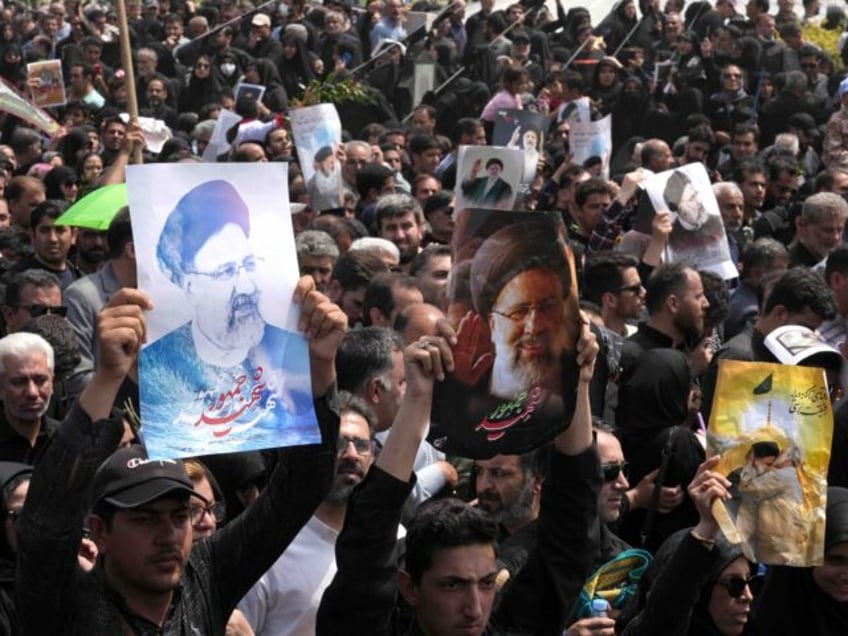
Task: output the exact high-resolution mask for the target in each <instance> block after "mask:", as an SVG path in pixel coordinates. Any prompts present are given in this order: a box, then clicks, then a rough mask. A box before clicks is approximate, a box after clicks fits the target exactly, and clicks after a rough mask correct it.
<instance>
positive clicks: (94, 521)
mask: <svg viewBox="0 0 848 636" xmlns="http://www.w3.org/2000/svg"><path fill="white" fill-rule="evenodd" d="M85 526H86V528H88V529H89V531H90V532H91V540H92V541H94V543H95V544H97V550H98V551H99V552H100V553H101V554H105V553H106V552H107V551H108V549H109V530H108V528H107V527H106V522H105V521H103V518H102V517H100V516H98V515H95V514H90V515H88V517H87V518H86V520H85Z"/></svg>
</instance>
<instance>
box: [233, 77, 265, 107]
mask: <svg viewBox="0 0 848 636" xmlns="http://www.w3.org/2000/svg"><path fill="white" fill-rule="evenodd" d="M233 92H234V93H235V97H236V101H238V100H240V99H241V98H242V97H253V99H254V100H256V102H257V103H258V102H261V101H262V97H263V96H264V95H265V87H264V86H262V85H261V84H248V83H247V82H239V83H238V84H237V85H236V89H235V91H233Z"/></svg>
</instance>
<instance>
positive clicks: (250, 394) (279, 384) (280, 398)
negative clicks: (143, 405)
mask: <svg viewBox="0 0 848 636" xmlns="http://www.w3.org/2000/svg"><path fill="white" fill-rule="evenodd" d="M250 229H251V228H250V211H249V210H248V208H247V205H246V204H245V202H244V201H243V200H242V199H241V196H240V195H239V193H238V192H237V191H236V189H235V188H234V187H233V186H232V185H231V184H230V183H229V182H227V181H224V180H214V181H207V182H205V183H201V184H200V185H198V186H196V187H195V188H193V189H192V190H190V191H189V192H188V193H187V194H185V195H184V196H183V197H182V198H181V199H180V200H179V202H178V203H177V205H176V207H175V208H174V210H173V211H172V212H171V213H170V215H169V216H168V218H167V220H166V222H165V226H164V228H163V229H162V232H161V234H160V235H159V241H158V244H157V247H156V256H157V259H158V261H159V264H160V266H161V268H162V271H163V272H164V273H165V275H166V276H168V277H169V278H170V279H171V281H172V282H173V283H174V284H175V285H177V286H178V287H179V288H180V289H181V290H182V292H183V294H184V296H185V301H186V303H187V304H188V306H189V307H190V309H191V320H190V321H188V322H186V323H184V324H183V325H181V326H180V327H178V328H177V329H175V330H173V331H171V332H170V333H168V334H167V335H165V336H163V337H162V338H160V339H159V340H157V341H155V342H154V343H152V344H151V345H150V346H148V347H146V348H145V349H144V350H143V351H142V354H141V357H140V365H141V367H142V369H144V371H145V373H142V374H140V376H141V392H142V394H143V395H146V396H147V397H148V399H149V403H150V404H151V405H156V406H155V411H154V412H153V413H151V417H156V418H158V419H160V420H163V418H164V421H168V420H169V419H171V421H176V420H182V421H190V422H191V423H194V424H196V425H198V426H209V427H211V429H212V431H213V433H214V435H215V436H216V437H220V436H222V435H224V434H226V433H228V432H229V430H230V429H231V427H245V426H251V425H256V426H263V425H264V424H265V423H269V422H271V421H279V420H280V419H281V418H286V419H287V420H288V422H289V423H290V424H291V425H292V426H293V427H296V426H299V425H300V424H301V422H302V421H304V418H302V417H301V416H302V415H305V414H307V413H308V412H309V408H310V405H311V398H310V397H309V393H310V387H309V377H308V373H307V367H306V359H305V356H304V355H303V353H304V352H303V351H301V348H302V347H301V346H299V345H298V340H297V339H296V338H294V337H290V336H293V334H290V332H288V331H286V330H284V329H281V328H279V327H276V326H274V325H272V324H269V323H267V322H266V321H265V318H264V317H263V315H262V313H261V311H260V307H261V303H260V300H261V291H260V285H259V277H260V275H261V274H262V272H261V271H260V263H261V258H259V257H257V256H256V255H255V254H254V253H253V246H252V245H251V243H250V240H249V237H250ZM177 398H181V399H177ZM292 430H293V429H292Z"/></svg>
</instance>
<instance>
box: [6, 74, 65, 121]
mask: <svg viewBox="0 0 848 636" xmlns="http://www.w3.org/2000/svg"><path fill="white" fill-rule="evenodd" d="M0 110H1V111H3V112H5V113H11V114H12V115H14V116H15V117H18V118H19V119H22V120H24V121H25V122H27V123H28V124H30V125H32V126H35V127H36V128H38V129H39V130H42V131H44V132H45V133H47V134H48V135H50V136H53V135H55V134H56V133H57V132H59V129H60V128H61V126H60V125H59V122H57V121H56V120H55V119H53V118H52V117H51V116H50V115H48V114H47V113H46V112H44V111H43V110H42V109H41V108H38V107H37V106H34V105H33V104H32V103H31V102H30V101H28V100H26V99H25V98H23V97H21V96H20V94H18V92H17V91H16V90H15V89H14V88H12V86H11V85H10V84H9V83H8V82H7V81H6V80H4V79H3V78H1V77H0Z"/></svg>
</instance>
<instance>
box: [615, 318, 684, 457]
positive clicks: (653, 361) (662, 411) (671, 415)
mask: <svg viewBox="0 0 848 636" xmlns="http://www.w3.org/2000/svg"><path fill="white" fill-rule="evenodd" d="M643 326H645V327H647V325H640V332H639V333H641V332H642V330H641V327H643ZM639 333H637V334H635V335H634V337H633V338H635V337H636V336H638V335H639ZM657 333H659V332H657ZM633 338H631V341H632V340H633ZM691 383H692V373H691V371H690V370H689V363H688V361H687V359H686V355H685V354H683V353H682V352H681V351H677V350H676V349H669V348H665V347H661V348H652V349H648V350H646V351H643V352H642V354H641V355H640V356H639V357H638V358H637V359H636V361H635V362H634V363H633V364H632V365H630V366H629V367H627V368H625V369H624V370H623V372H622V376H621V379H620V381H619V383H618V386H619V389H618V409H617V410H616V418H615V424H616V426H617V427H618V428H619V429H620V430H628V431H649V430H657V429H662V428H666V427H669V426H676V425H677V424H682V423H683V421H684V420H685V419H686V416H687V414H688V412H689V406H688V397H689V389H690V386H691ZM625 456H627V455H626V454H625Z"/></svg>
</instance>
